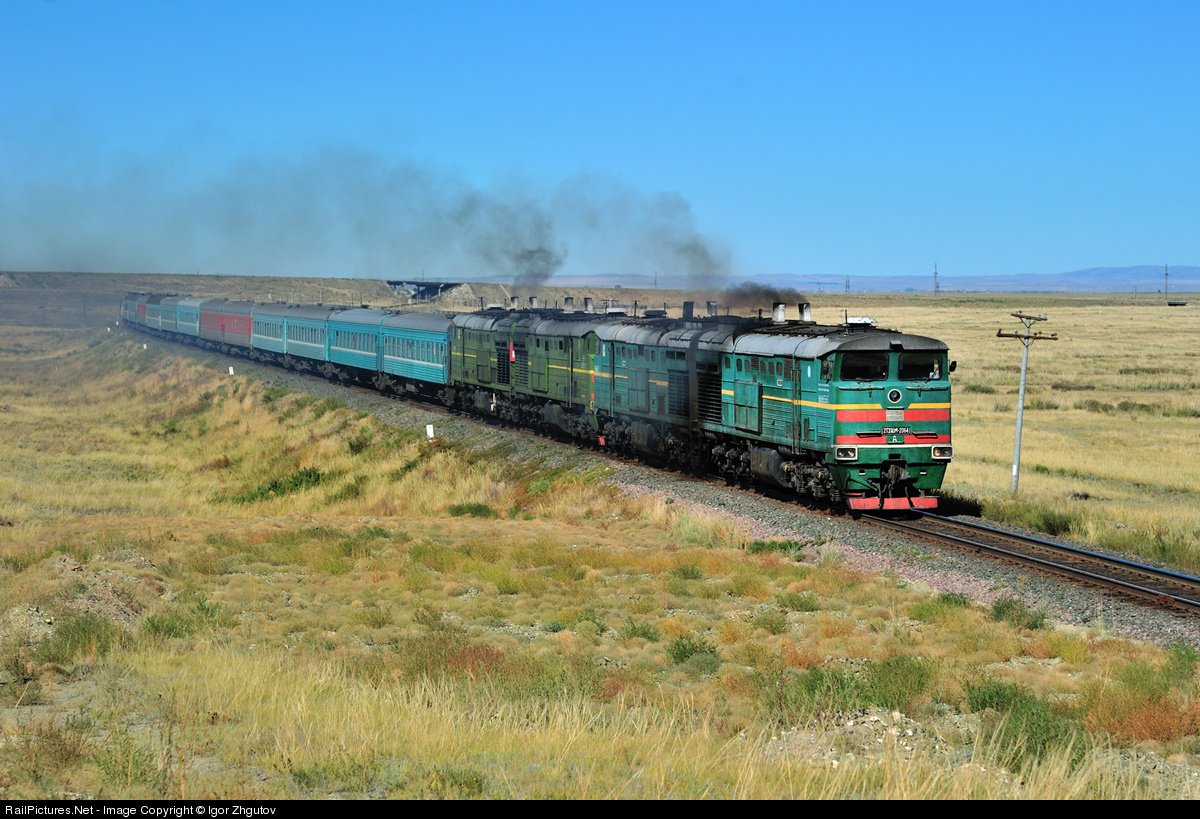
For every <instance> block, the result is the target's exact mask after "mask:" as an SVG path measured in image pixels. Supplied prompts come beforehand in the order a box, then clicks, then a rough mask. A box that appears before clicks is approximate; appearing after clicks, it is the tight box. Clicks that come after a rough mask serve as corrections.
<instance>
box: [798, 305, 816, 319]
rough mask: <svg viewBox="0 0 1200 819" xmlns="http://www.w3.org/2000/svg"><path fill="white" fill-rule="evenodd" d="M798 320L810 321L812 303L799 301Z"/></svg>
mask: <svg viewBox="0 0 1200 819" xmlns="http://www.w3.org/2000/svg"><path fill="white" fill-rule="evenodd" d="M800 320H801V321H812V320H813V317H812V305H811V304H809V303H808V302H806V301H802V302H800Z"/></svg>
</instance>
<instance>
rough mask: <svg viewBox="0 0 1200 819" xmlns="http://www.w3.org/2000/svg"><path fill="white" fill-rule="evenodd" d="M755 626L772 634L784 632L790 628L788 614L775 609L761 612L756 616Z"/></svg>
mask: <svg viewBox="0 0 1200 819" xmlns="http://www.w3.org/2000/svg"><path fill="white" fill-rule="evenodd" d="M754 627H755V628H761V629H763V630H765V631H766V632H768V633H770V634H783V633H784V632H785V631H787V628H788V621H787V615H786V614H784V613H783V612H782V611H776V610H774V609H771V610H770V611H764V612H761V613H760V614H758V615H756V616H755V618H754Z"/></svg>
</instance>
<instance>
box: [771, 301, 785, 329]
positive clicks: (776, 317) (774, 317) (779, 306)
mask: <svg viewBox="0 0 1200 819" xmlns="http://www.w3.org/2000/svg"><path fill="white" fill-rule="evenodd" d="M771 323H772V324H786V323H787V305H786V304H784V303H783V302H781V301H777V302H775V303H774V304H772V305H771Z"/></svg>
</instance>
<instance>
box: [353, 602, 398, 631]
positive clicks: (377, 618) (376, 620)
mask: <svg viewBox="0 0 1200 819" xmlns="http://www.w3.org/2000/svg"><path fill="white" fill-rule="evenodd" d="M354 619H355V620H357V621H358V622H360V623H362V624H363V625H364V626H366V627H367V628H383V627H384V626H386V625H389V624H390V623H391V622H392V616H391V614H389V613H388V611H387V609H381V608H379V607H377V606H371V607H370V608H364V609H363V610H362V611H359V612H357V613H356V614H355V615H354Z"/></svg>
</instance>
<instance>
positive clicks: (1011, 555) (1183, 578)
mask: <svg viewBox="0 0 1200 819" xmlns="http://www.w3.org/2000/svg"><path fill="white" fill-rule="evenodd" d="M925 516H926V517H928V518H932V519H933V520H935V521H937V522H939V523H943V524H947V525H950V526H955V527H958V528H962V529H967V530H978V531H981V532H984V533H986V534H987V535H989V536H991V537H994V538H998V539H1001V540H1004V541H1008V542H1009V543H1014V542H1015V543H1026V544H1029V545H1032V546H1034V547H1035V548H1037V549H1042V550H1046V551H1050V552H1055V553H1061V554H1068V555H1070V556H1072V557H1074V558H1076V559H1080V560H1083V561H1086V562H1089V563H1093V564H1099V565H1100V566H1110V567H1117V568H1120V569H1122V570H1124V571H1125V572H1130V573H1137V574H1141V575H1145V576H1147V577H1148V578H1151V579H1159V580H1161V581H1163V582H1164V583H1169V584H1172V585H1175V586H1183V587H1188V589H1187V590H1186V591H1185V592H1184V593H1183V594H1180V593H1172V592H1169V591H1164V590H1163V589H1156V588H1153V587H1150V586H1145V585H1141V584H1140V583H1137V582H1133V581H1131V580H1128V579H1121V578H1119V577H1114V576H1112V575H1111V574H1103V573H1100V572H1097V571H1092V570H1089V569H1085V568H1080V567H1078V566H1071V565H1068V564H1065V563H1061V562H1057V561H1055V560H1050V559H1047V558H1044V557H1038V556H1037V555H1034V554H1029V553H1027V552H1021V551H1015V550H1013V549H1010V548H1005V547H1004V546H1000V545H997V544H994V543H985V542H982V541H980V540H971V539H968V538H965V537H959V536H957V535H953V534H950V533H948V532H939V531H936V530H934V529H931V528H928V527H924V526H920V525H918V524H916V523H912V522H903V521H898V520H892V519H889V518H882V517H878V516H875V515H866V514H864V515H863V519H864V520H868V521H869V522H870V523H871V524H872V525H875V526H880V527H884V528H890V529H895V530H899V531H903V532H907V533H911V534H914V535H917V536H919V537H922V538H926V539H930V540H934V541H937V542H942V543H949V544H952V545H955V546H959V547H962V548H965V549H969V550H971V551H974V552H981V551H982V552H988V553H991V554H994V555H997V556H999V557H1001V558H1003V559H1005V560H1010V561H1013V562H1016V563H1020V564H1022V565H1026V566H1032V567H1035V568H1038V569H1041V570H1043V571H1048V572H1052V573H1054V574H1059V575H1066V576H1068V577H1072V578H1076V579H1079V580H1084V581H1086V582H1089V583H1096V584H1099V585H1101V586H1105V587H1107V588H1111V589H1116V590H1118V591H1121V592H1123V593H1125V594H1129V595H1132V596H1135V597H1138V598H1141V599H1143V600H1148V601H1149V602H1151V603H1153V604H1154V605H1156V606H1159V607H1163V608H1171V609H1176V610H1180V611H1186V612H1189V613H1192V614H1200V578H1196V577H1192V576H1190V575H1185V574H1180V573H1178V572H1172V571H1167V570H1165V569H1158V568H1156V567H1154V566H1147V565H1145V564H1141V563H1134V562H1133V561H1129V560H1123V559H1121V558H1115V557H1110V556H1109V555H1102V554H1098V553H1096V552H1089V551H1087V550H1085V549H1079V548H1076V547H1074V546H1064V545H1063V544H1060V543H1054V542H1052V541H1048V540H1040V539H1038V538H1034V537H1029V536H1027V535H1021V534H1018V533H1016V532H1009V531H1006V530H1003V529H996V528H993V527H990V526H983V525H980V524H975V523H968V522H966V521H960V520H955V519H953V518H946V517H942V516H940V515H931V514H926V515H925ZM1185 595H1187V596H1185Z"/></svg>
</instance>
